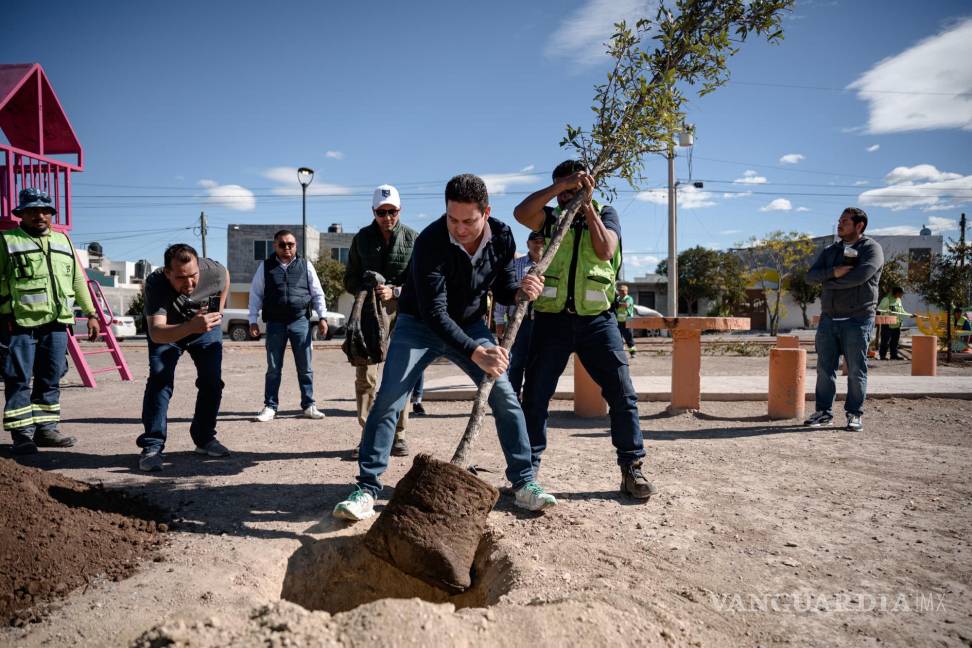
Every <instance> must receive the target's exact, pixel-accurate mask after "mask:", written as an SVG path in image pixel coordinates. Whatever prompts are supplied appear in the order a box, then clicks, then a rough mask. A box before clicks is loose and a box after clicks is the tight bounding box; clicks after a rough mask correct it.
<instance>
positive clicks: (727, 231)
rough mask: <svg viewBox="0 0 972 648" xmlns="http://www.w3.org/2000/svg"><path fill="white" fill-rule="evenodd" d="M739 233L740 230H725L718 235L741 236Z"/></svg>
mask: <svg viewBox="0 0 972 648" xmlns="http://www.w3.org/2000/svg"><path fill="white" fill-rule="evenodd" d="M741 233H742V230H735V229H727V230H722V231H721V232H719V234H721V235H723V236H732V235H733V234H741Z"/></svg>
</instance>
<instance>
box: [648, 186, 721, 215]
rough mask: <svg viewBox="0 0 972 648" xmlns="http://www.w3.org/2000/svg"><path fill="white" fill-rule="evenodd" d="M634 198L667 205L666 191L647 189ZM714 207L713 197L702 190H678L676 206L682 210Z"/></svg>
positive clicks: (693, 188) (686, 187) (687, 187)
mask: <svg viewBox="0 0 972 648" xmlns="http://www.w3.org/2000/svg"><path fill="white" fill-rule="evenodd" d="M635 198H637V199H638V200H640V201H641V202H650V203H654V204H656V205H667V204H668V189H649V190H648V191H641V192H638V193H637V194H635ZM715 205H716V201H715V195H714V194H712V193H711V192H708V191H703V190H702V189H696V188H695V187H693V186H692V185H685V186H684V187H679V188H678V206H679V207H680V208H683V209H701V208H702V207H714V206H715Z"/></svg>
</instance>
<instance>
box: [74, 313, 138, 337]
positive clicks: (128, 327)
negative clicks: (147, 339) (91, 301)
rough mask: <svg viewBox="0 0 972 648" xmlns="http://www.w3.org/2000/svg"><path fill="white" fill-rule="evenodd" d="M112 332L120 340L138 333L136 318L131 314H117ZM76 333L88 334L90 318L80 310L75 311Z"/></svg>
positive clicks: (113, 321)
mask: <svg viewBox="0 0 972 648" xmlns="http://www.w3.org/2000/svg"><path fill="white" fill-rule="evenodd" d="M111 332H112V333H113V334H114V335H115V339H116V340H118V341H119V342H120V341H122V340H124V339H125V338H127V337H133V336H135V335H136V334H137V331H136V330H135V318H134V317H131V316H130V315H115V317H114V318H112V320H111ZM74 334H75V335H87V334H88V318H87V317H85V315H84V313H82V312H81V311H80V310H75V311H74Z"/></svg>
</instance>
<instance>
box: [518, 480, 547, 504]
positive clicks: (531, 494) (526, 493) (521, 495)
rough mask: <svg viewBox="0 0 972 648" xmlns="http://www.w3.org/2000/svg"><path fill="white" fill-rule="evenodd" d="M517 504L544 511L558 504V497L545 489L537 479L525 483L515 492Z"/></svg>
mask: <svg viewBox="0 0 972 648" xmlns="http://www.w3.org/2000/svg"><path fill="white" fill-rule="evenodd" d="M514 501H515V502H516V505H517V506H519V507H520V508H522V509H526V510H528V511H542V510H544V509H548V508H550V507H551V506H556V505H557V498H556V497H554V496H553V495H551V494H550V493H548V492H546V491H544V490H543V488H542V487H541V486H540V484H538V483H537V482H535V481H529V482H527V483H525V484H524V485H523V486H522V487H521V488H520V489H519V490H517V491H516V493H515V494H514Z"/></svg>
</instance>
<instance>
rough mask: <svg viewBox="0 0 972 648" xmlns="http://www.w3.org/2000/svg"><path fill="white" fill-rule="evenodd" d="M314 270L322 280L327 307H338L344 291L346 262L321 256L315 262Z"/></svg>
mask: <svg viewBox="0 0 972 648" xmlns="http://www.w3.org/2000/svg"><path fill="white" fill-rule="evenodd" d="M314 270H316V271H317V276H318V277H319V278H320V280H321V288H323V289H324V297H325V298H326V299H327V307H328V308H329V309H336V308H337V303H338V299H339V298H340V297H341V295H342V294H343V293H344V264H343V263H341V262H340V261H338V260H336V259H332V258H330V257H320V258H318V259H317V261H315V262H314Z"/></svg>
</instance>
